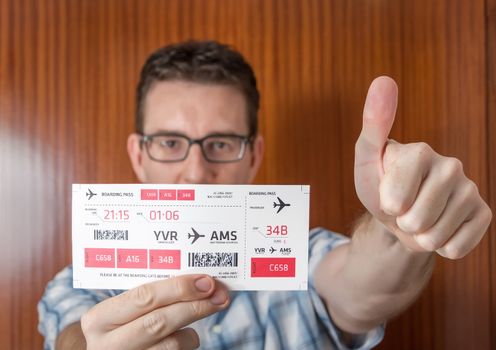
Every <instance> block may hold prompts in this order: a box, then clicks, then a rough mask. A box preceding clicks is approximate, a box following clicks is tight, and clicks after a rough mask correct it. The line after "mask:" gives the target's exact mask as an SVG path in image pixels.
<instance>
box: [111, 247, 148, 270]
mask: <svg viewBox="0 0 496 350" xmlns="http://www.w3.org/2000/svg"><path fill="white" fill-rule="evenodd" d="M147 260H148V254H147V251H146V249H117V267H122V268H127V269H146V267H147Z"/></svg>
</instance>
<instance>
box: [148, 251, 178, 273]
mask: <svg viewBox="0 0 496 350" xmlns="http://www.w3.org/2000/svg"><path fill="white" fill-rule="evenodd" d="M180 268H181V251H180V250H171V249H167V250H166V249H150V269H168V270H179V269H180Z"/></svg>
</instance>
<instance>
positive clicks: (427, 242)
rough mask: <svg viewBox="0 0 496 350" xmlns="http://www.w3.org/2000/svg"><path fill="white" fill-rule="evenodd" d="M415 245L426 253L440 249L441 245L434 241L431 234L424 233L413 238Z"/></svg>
mask: <svg viewBox="0 0 496 350" xmlns="http://www.w3.org/2000/svg"><path fill="white" fill-rule="evenodd" d="M415 240H416V241H417V243H418V244H419V245H420V246H421V247H422V248H424V249H425V250H426V251H429V252H433V251H436V250H438V249H439V248H441V243H440V242H439V241H438V240H436V239H434V237H433V235H432V234H429V233H424V234H421V235H417V236H415Z"/></svg>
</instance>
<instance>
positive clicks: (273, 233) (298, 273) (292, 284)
mask: <svg viewBox="0 0 496 350" xmlns="http://www.w3.org/2000/svg"><path fill="white" fill-rule="evenodd" d="M309 193H310V188H309V186H300V185H298V186H296V185H295V186H261V185H163V184H161V185H150V184H132V185H131V184H129V185H103V184H88V185H86V184H76V185H73V230H72V238H73V270H74V287H76V288H105V289H130V288H133V287H135V286H138V285H141V284H144V283H148V282H152V281H156V280H159V279H164V278H169V277H173V276H176V275H182V274H191V273H194V274H208V275H211V276H212V277H214V278H216V279H219V280H220V281H222V282H224V283H225V284H226V285H227V286H228V287H229V288H231V289H234V290H306V289H307V279H308V217H309Z"/></svg>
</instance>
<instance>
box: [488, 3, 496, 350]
mask: <svg viewBox="0 0 496 350" xmlns="http://www.w3.org/2000/svg"><path fill="white" fill-rule="evenodd" d="M486 14H487V17H486V18H487V20H486V50H487V53H486V60H487V61H486V67H487V85H486V86H487V114H486V117H487V126H488V128H487V135H488V139H487V141H488V142H487V145H488V158H487V164H488V166H489V176H488V183H489V199H490V201H489V205H490V207H491V208H492V209H493V215H495V208H496V0H487V1H486ZM495 234H496V225H494V219H493V224H492V225H491V227H490V230H489V241H490V245H489V247H490V257H491V259H490V265H489V267H488V274H489V280H490V281H491V304H490V308H489V310H490V315H491V324H490V333H491V345H492V346H493V347H495V346H496V236H495Z"/></svg>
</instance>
